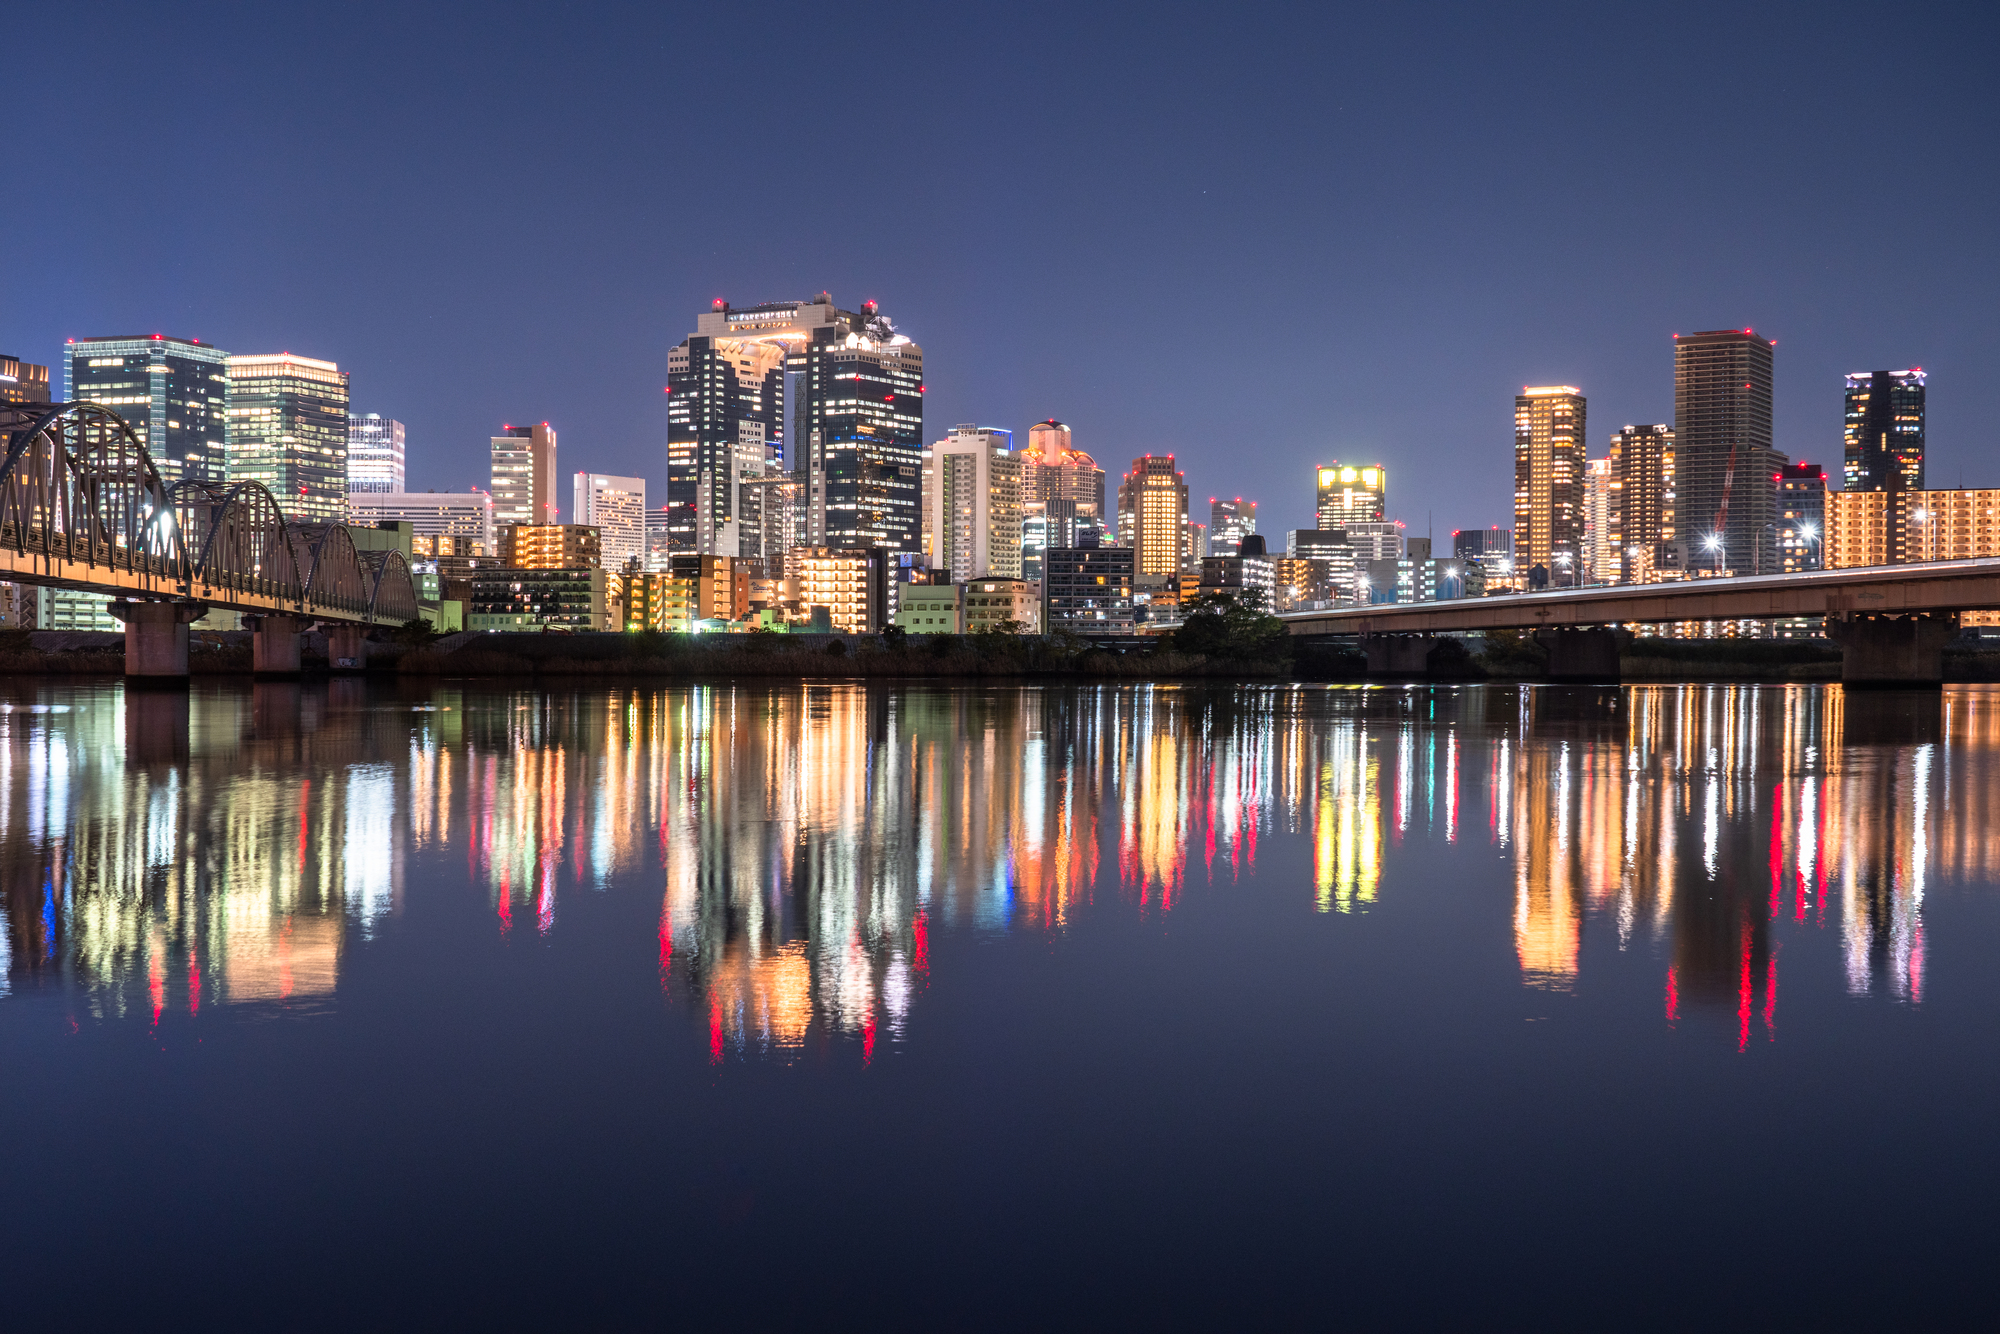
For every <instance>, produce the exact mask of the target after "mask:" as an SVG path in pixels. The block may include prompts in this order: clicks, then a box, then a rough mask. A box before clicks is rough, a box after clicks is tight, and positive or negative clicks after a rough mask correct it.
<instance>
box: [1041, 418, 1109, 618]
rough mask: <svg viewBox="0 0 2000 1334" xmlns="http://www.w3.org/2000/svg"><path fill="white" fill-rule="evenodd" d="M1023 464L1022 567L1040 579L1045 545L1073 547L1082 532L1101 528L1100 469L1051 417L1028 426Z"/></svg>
mask: <svg viewBox="0 0 2000 1334" xmlns="http://www.w3.org/2000/svg"><path fill="white" fill-rule="evenodd" d="M1023 466H1024V468H1025V472H1024V474H1023V476H1022V482H1021V486H1022V492H1021V527H1022V533H1021V573H1022V575H1023V577H1025V578H1028V579H1039V578H1041V577H1042V553H1043V552H1044V551H1047V550H1049V549H1051V548H1055V547H1075V546H1078V545H1079V544H1080V543H1081V541H1082V539H1083V536H1084V535H1085V534H1090V535H1094V536H1095V535H1101V534H1102V533H1103V532H1104V529H1105V526H1106V525H1105V520H1106V517H1107V516H1106V513H1105V508H1104V469H1102V468H1100V467H1098V466H1097V461H1096V460H1095V459H1093V458H1091V456H1090V455H1088V454H1086V453H1084V452H1083V451H1082V450H1080V449H1078V448H1076V447H1075V443H1074V441H1073V440H1072V439H1071V436H1070V429H1069V427H1067V426H1065V425H1063V424H1062V423H1061V422H1059V421H1057V420H1056V419H1055V418H1053V417H1051V418H1049V419H1048V420H1047V421H1039V422H1036V423H1035V424H1034V425H1033V426H1030V427H1029V428H1028V449H1027V453H1026V454H1025V455H1023Z"/></svg>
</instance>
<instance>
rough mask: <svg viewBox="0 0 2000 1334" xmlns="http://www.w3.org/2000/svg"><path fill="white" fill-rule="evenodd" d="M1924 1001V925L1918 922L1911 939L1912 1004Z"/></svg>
mask: <svg viewBox="0 0 2000 1334" xmlns="http://www.w3.org/2000/svg"><path fill="white" fill-rule="evenodd" d="M1923 1000H1924V924H1923V923H1922V922H1918V923H1917V926H1916V930H1915V931H1914V932H1913V933H1912V934H1911V937H1910V1004H1912V1005H1921V1004H1923Z"/></svg>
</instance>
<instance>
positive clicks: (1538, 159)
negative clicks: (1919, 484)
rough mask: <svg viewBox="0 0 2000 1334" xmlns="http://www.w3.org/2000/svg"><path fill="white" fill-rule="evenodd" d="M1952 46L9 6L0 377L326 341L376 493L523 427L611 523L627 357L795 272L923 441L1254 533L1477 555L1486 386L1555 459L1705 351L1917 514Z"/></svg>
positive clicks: (1206, 27)
mask: <svg viewBox="0 0 2000 1334" xmlns="http://www.w3.org/2000/svg"><path fill="white" fill-rule="evenodd" d="M1994 13H1995V10H1994V8H1993V7H1992V6H1990V5H1964V6H1946V5H1939V6H1924V5H1911V4H1905V5H1897V6H1886V5H1885V6H1865V7H1864V6H1854V7H1841V6H1835V5H1828V4H1801V5H1796V6H1780V5H1765V6H1744V5H1740V4H1723V5H1702V4H1691V3H1689V4H1676V5H1671V6H1669V5H1652V6H1643V7H1641V6H1633V5H1615V6H1605V5H1578V6H1574V7H1562V6H1534V7H1512V6H1509V7H1503V6H1498V5H1491V6H1470V5H1468V6H1450V5H1435V6H1420V5H1395V6H1374V5H1370V6H1354V7H1351V8H1341V7H1335V6H1299V7H1296V8H1293V7H1285V6H1276V5H1269V6H1261V7H1255V6H1245V5H1228V6H1225V5H1209V6H1186V7H1182V6H1174V5H1158V4H1149V5H1144V6H1139V5H1131V6H1111V5H1100V6H1092V5H1087V4H1076V3H1067V4H1058V5H1048V6H1031V5H1022V4H1016V5H1006V6H997V5H996V6H965V5H911V6H907V7H905V6H898V5H893V4H880V3H877V4H865V5H864V4H828V3H817V4H798V5H794V4H788V3H778V4H768V5H756V6H751V5H717V4H702V5H689V6H685V7H681V6H663V5H650V4H648V5H622V6H621V5H609V4H605V5H539V6H529V5H504V4H482V5H467V6H462V7H452V6H441V5H424V4H411V3H402V4H393V5H374V4H341V5H311V6H306V5H264V6H234V5H232V6H226V7H225V6H213V7H211V6H204V5H200V4H178V3H177V4H167V5H162V4H157V3H154V4H145V5H124V4H116V3H92V4H75V5H72V4H50V3H23V4H20V5H15V6H11V7H10V9H9V16H8V35H7V39H6V44H7V49H8V51H9V53H10V58H9V60H8V69H7V72H6V74H5V75H4V76H0V78H4V86H5V88H6V92H5V94H4V96H0V125H4V128H5V132H6V142H7V143H8V144H9V145H10V148H11V163H10V165H11V166H12V168H13V171H12V172H11V173H10V180H11V184H12V188H11V189H10V191H9V194H10V196H11V199H10V204H9V207H8V209H7V210H6V213H5V217H4V221H0V240H4V243H5V251H4V253H5V255H6V270H5V272H6V278H5V282H4V286H0V351H4V352H8V353H12V354H14V355H18V356H21V357H24V358H26V359H28V360H31V361H39V362H47V363H50V364H51V365H54V366H56V367H58V368H59V367H60V361H61V346H62V342H63V340H64V339H65V338H69V337H80V336H86V335H98V334H125V333H151V332H165V333H169V334H175V335H180V336H192V337H197V338H200V339H202V340H204V341H206V342H211V343H215V344H218V345H220V346H222V347H224V348H226V349H228V350H230V351H233V352H275V351H290V352H296V353H302V354H305V355H309V356H316V357H326V358H330V359H333V360H335V361H338V362H339V363H340V365H341V366H342V368H343V369H346V370H349V371H351V372H352V374H353V385H354V408H355V410H356V411H360V412H368V411H375V412H381V413H383V414H385V415H389V416H394V417H398V418H401V419H402V420H403V421H404V422H406V423H408V426H409V439H410V468H409V474H410V484H411V486H412V487H413V488H416V489H425V488H433V487H434V488H438V489H462V488H463V487H464V486H465V485H466V484H467V483H473V482H476V483H478V484H480V485H482V486H483V485H485V483H486V481H487V472H486V466H487V465H486V438H487V436H488V435H489V434H491V433H492V432H493V431H495V430H497V429H498V428H499V426H500V425H501V423H503V422H509V421H512V422H520V421H524V420H543V419H546V420H548V421H549V422H551V423H553V424H554V425H555V426H556V427H557V428H558V430H559V431H560V435H561V452H560V459H559V462H560V464H561V466H562V470H563V472H564V474H565V476H566V475H567V474H568V473H569V472H573V471H576V470H579V469H585V468H588V469H591V470H595V471H603V472H612V473H629V474H636V475H639V476H644V477H646V478H647V479H648V481H649V483H650V484H651V485H652V487H653V488H654V492H655V503H657V502H658V493H660V492H663V491H664V483H665V476H666V459H665V446H664V441H665V435H666V412H665V395H664V394H663V393H662V392H661V390H662V386H664V385H665V384H666V357H667V350H668V349H669V348H670V347H671V346H673V345H674V344H675V343H677V342H678V341H679V340H680V339H681V338H682V337H684V336H685V335H686V334H687V333H688V332H689V331H690V330H691V329H692V327H693V320H694V317H695V315H696V314H697V312H698V311H700V310H701V309H703V308H705V307H706V306H707V305H708V304H709V302H710V301H711V300H712V299H714V298H716V297H723V298H727V299H728V300H730V301H732V302H734V303H736V304H738V305H749V304H754V303H756V302H759V301H767V300H779V299H802V298H805V297H808V296H810V295H811V294H813V293H815V292H818V291H820V290H822V289H825V290H828V291H830V292H831V293H832V294H833V296H834V299H835V301H836V302H837V303H839V304H840V305H842V306H846V307H848V308H850V309H851V308H853V307H854V306H856V305H857V304H858V303H860V302H861V301H863V300H865V299H868V298H874V299H876V300H878V301H880V302H881V303H882V306H883V309H884V311H885V312H886V313H887V314H888V315H889V316H890V317H891V318H893V319H894V320H895V321H896V323H897V326H898V328H899V330H900V331H901V332H904V333H907V334H909V335H910V336H912V337H913V338H915V339H916V340H917V341H918V342H919V343H921V344H922V345H923V347H924V351H925V364H926V368H927V380H928V383H929V386H930V392H929V396H928V400H927V404H926V413H927V415H926V421H925V430H926V436H927V438H929V439H933V440H935V439H937V438H938V437H940V436H941V435H943V434H944V433H945V432H946V431H947V430H949V428H950V427H951V425H952V424H953V423H955V422H960V421H971V422H977V423H979V424H981V425H990V426H1003V427H1011V428H1014V429H1015V430H1017V431H1022V432H1025V429H1026V427H1027V426H1028V425H1029V424H1030V423H1031V422H1033V421H1036V420H1039V419H1041V418H1044V417H1050V416H1053V417H1058V418H1061V419H1062V420H1064V421H1067V422H1069V423H1070V424H1071V425H1072V426H1073V427H1074V428H1075V430H1076V437H1077V444H1078V445H1079V446H1081V447H1082V448H1085V449H1087V450H1089V451H1091V452H1092V453H1093V454H1094V455H1095V456H1096V457H1097V460H1098V462H1099V463H1100V464H1103V465H1104V466H1105V468H1106V470H1107V471H1108V472H1110V473H1112V474H1113V475H1114V476H1115V475H1116V474H1117V473H1118V472H1120V471H1122V470H1123V469H1124V467H1125V466H1127V464H1128V462H1129V460H1130V459H1131V457H1132V456H1133V455H1134V454H1137V453H1143V452H1148V451H1152V452H1163V451H1171V452H1174V453H1176V454H1178V455H1179V456H1180V459H1181V461H1182V466H1183V467H1184V469H1185V470H1186V472H1187V476H1188V482H1189V486H1190V489H1191V492H1192V494H1193V497H1194V499H1195V502H1196V507H1197V510H1198V511H1199V517H1203V518H1205V517H1206V505H1205V501H1206V499H1207V497H1209V496H1210V495H1214V494H1222V495H1231V494H1240V495H1242V496H1244V497H1246V498H1250V499H1255V500H1258V501H1260V502H1262V504H1263V505H1264V507H1265V509H1264V512H1263V515H1262V523H1261V524H1260V527H1262V528H1263V529H1264V530H1265V531H1267V532H1277V531H1279V530H1281V529H1283V528H1286V527H1294V526H1299V525H1306V524H1310V523H1311V513H1312V488H1311V474H1310V468H1311V466H1312V465H1313V464H1315V463H1317V462H1323V461H1327V460H1330V459H1333V458H1336V457H1337V458H1340V459H1341V460H1343V461H1350V462H1363V461H1380V462H1384V463H1386V464H1387V465H1388V467H1389V468H1390V470H1391V471H1390V478H1391V486H1390V493H1389V499H1390V510H1391V514H1392V517H1398V518H1401V519H1403V520H1405V521H1406V522H1407V523H1408V524H1409V525H1410V528H1411V530H1412V531H1413V532H1415V533H1421V532H1422V531H1423V530H1424V526H1425V524H1426V522H1427V516H1428V521H1429V522H1431V523H1432V524H1434V525H1435V529H1436V531H1437V532H1438V533H1439V534H1441V535H1442V534H1445V533H1448V532H1449V531H1450V530H1451V529H1452V528H1454V527H1467V526H1474V525H1485V524H1491V523H1508V522H1511V490H1512V478H1513V450H1512V445H1513V434H1512V412H1513V395H1514V394H1515V393H1516V392H1517V391H1518V390H1519V389H1520V387H1521V386H1522V385H1523V384H1548V383H1567V384H1575V385H1579V386H1581V387H1582V388H1583V389H1584V391H1585V393H1587V394H1588V395H1589V399H1590V444H1591V453H1592V454H1593V455H1598V454H1602V453H1603V452H1604V443H1605V439H1606V437H1607V436H1608V434H1609V433H1610V432H1611V431H1612V430H1614V429H1616V428H1617V427H1618V426H1619V425H1621V424H1623V423H1625V422H1628V421H1668V420H1671V418H1672V413H1673V384H1672V347H1671V337H1672V335H1673V334H1674V333H1675V332H1690V331H1693V330H1696V329H1713V328H1723V327H1730V326H1735V327H1744V326H1753V327H1755V328H1756V329H1757V330H1758V331H1759V332H1760V333H1764V334H1766V335H1768V336H1772V337H1775V338H1776V339H1777V340H1778V353H1777V444H1778V446H1779V447H1780V448H1781V449H1784V450H1786V451H1788V452H1789V453H1790V454H1791V455H1792V457H1793V458H1794V459H1811V460H1813V461H1816V462H1819V461H1824V462H1826V463H1829V464H1831V463H1834V462H1835V461H1836V460H1837V458H1838V455H1839V450H1840V409H1841V376H1842V374H1843V373H1845V372H1847V371H1851V370H1862V369H1871V370H1872V369H1901V368H1903V367H1905V366H1910V365H1919V366H1922V367H1923V368H1924V369H1925V370H1927V371H1928V372H1930V375H1931V380H1930V392H1931V397H1930V460H1931V462H1930V477H1929V481H1930V484H1931V485H1933V486H1938V485H1959V484H1961V483H1963V484H1967V485H1989V486H1990V485H2000V456H1996V451H1995V443H1996V439H2000V433H1996V423H2000V376H1996V375H1995V370H1996V368H2000V299H1996V298H2000V292H1996V283H1995V259H1996V248H1997V246H1996V243H1997V242H2000V226H1996V224H1997V223H2000V216H1996V214H2000V208H1996V205H2000V171H1996V167H2000V161H1996V159H1997V158H2000V146H1996V145H1997V143H2000V141H1996V133H1995V132H1996V128H2000V106H1996V101H2000V99H1997V98H1996V89H2000V76H1996V74H1995V67H1996V63H1995V57H1996V55H2000V41H1996V38H2000V22H1996V20H1995V18H1994ZM59 373H60V372H59V369H58V374H59ZM1021 440H1022V443H1024V444H1025V435H1023V436H1022V437H1021ZM562 496H563V502H564V505H565V507H567V503H568V488H567V483H566V481H565V485H564V487H563V489H562Z"/></svg>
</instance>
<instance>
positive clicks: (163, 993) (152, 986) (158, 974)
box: [146, 954, 167, 1028]
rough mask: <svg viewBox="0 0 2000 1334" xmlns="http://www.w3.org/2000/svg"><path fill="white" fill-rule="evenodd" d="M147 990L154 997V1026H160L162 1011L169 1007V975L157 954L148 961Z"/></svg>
mask: <svg viewBox="0 0 2000 1334" xmlns="http://www.w3.org/2000/svg"><path fill="white" fill-rule="evenodd" d="M146 990H147V992H148V993H149V994H150V995H151V996H152V999H153V1027H154V1028H158V1027H159V1026H160V1011H162V1010H164V1009H166V1008H167V975H166V971H165V970H164V969H163V968H162V967H161V966H160V956H159V955H158V954H155V955H154V956H153V957H152V958H151V959H150V960H148V961H147V963H146Z"/></svg>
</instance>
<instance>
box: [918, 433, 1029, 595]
mask: <svg viewBox="0 0 2000 1334" xmlns="http://www.w3.org/2000/svg"><path fill="white" fill-rule="evenodd" d="M1013 443H1014V440H1013V436H1012V435H1011V434H1009V433H1008V432H1006V431H994V430H982V429H981V428H979V427H977V426H974V425H971V424H970V423H967V424H965V425H961V426H955V427H953V428H952V432H951V434H950V435H949V436H947V437H946V438H944V439H943V440H940V441H938V442H937V443H936V444H935V445H932V446H931V449H930V455H931V464H930V467H931V483H932V484H931V487H930V490H929V491H928V492H927V493H926V495H925V500H924V503H925V505H926V507H927V508H928V509H929V511H930V518H929V523H928V525H927V527H928V528H929V529H930V534H931V546H930V549H929V550H928V551H926V552H925V553H924V554H925V555H927V556H929V557H930V566H931V568H932V569H933V570H949V571H950V572H951V580H952V582H953V583H955V584H962V583H965V582H967V581H968V580H972V579H983V578H986V577H989V576H993V577H1005V578H1010V579H1018V578H1020V577H1021V489H1022V488H1021V471H1022V469H1021V460H1020V459H1019V458H1018V457H1016V456H1015V454H1014V451H1013V448H1012V446H1013Z"/></svg>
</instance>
